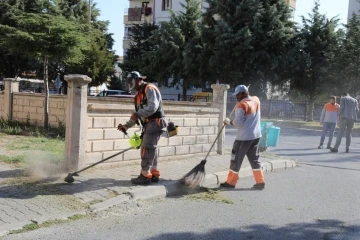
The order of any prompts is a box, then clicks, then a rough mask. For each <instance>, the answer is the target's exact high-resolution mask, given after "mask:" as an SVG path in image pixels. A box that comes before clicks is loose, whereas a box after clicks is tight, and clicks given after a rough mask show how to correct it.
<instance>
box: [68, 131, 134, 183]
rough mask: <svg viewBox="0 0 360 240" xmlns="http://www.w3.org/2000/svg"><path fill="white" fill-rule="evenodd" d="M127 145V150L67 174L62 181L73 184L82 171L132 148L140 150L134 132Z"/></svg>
mask: <svg viewBox="0 0 360 240" xmlns="http://www.w3.org/2000/svg"><path fill="white" fill-rule="evenodd" d="M124 134H125V135H126V136H129V135H128V134H127V132H126V131H124ZM129 144H130V146H131V147H130V148H127V149H125V150H122V151H120V152H118V153H115V154H114V155H111V156H109V157H107V158H104V159H103V160H101V161H98V162H96V163H94V164H91V165H90V166H87V167H85V168H83V169H80V170H78V171H76V172H73V173H69V174H68V175H67V176H66V177H65V179H64V181H65V182H67V183H73V182H74V181H75V179H74V176H79V173H81V172H83V171H85V170H87V169H89V168H92V167H94V166H96V165H98V164H100V163H102V162H105V161H107V160H109V159H111V158H113V157H116V156H118V155H120V154H122V153H124V152H127V151H129V150H131V149H134V148H136V149H138V148H140V146H141V137H140V135H138V134H136V132H135V133H134V135H133V136H131V137H130V138H129Z"/></svg>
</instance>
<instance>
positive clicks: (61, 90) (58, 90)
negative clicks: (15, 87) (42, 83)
mask: <svg viewBox="0 0 360 240" xmlns="http://www.w3.org/2000/svg"><path fill="white" fill-rule="evenodd" d="M64 90H65V89H64V88H63V87H61V88H49V94H66V93H65V91H64ZM19 91H20V92H23V93H45V88H44V87H20V88H19Z"/></svg>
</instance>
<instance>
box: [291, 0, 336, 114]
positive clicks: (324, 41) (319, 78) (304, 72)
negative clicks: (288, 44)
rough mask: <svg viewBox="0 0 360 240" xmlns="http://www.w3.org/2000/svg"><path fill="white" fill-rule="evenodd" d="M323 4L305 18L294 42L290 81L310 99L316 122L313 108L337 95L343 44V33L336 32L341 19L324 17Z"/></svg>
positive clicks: (310, 112) (316, 4) (293, 86)
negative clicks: (337, 58)
mask: <svg viewBox="0 0 360 240" xmlns="http://www.w3.org/2000/svg"><path fill="white" fill-rule="evenodd" d="M319 6H320V5H319V2H315V6H314V8H313V12H312V14H309V17H308V18H306V17H304V16H303V17H302V26H301V27H300V28H299V29H297V33H296V36H295V37H294V39H293V42H292V44H293V48H292V51H290V52H289V53H290V54H291V55H292V56H293V61H292V66H291V72H290V75H289V77H290V80H291V88H293V89H296V90H297V91H299V92H300V93H301V94H303V95H304V96H305V97H306V98H307V99H308V100H309V111H308V113H309V114H308V121H312V120H313V111H312V110H313V105H314V102H315V101H316V99H317V98H318V97H319V96H321V95H322V94H324V93H328V94H334V81H335V77H334V71H333V69H332V68H331V66H332V63H333V62H334V61H335V56H336V54H335V53H336V51H337V48H338V46H339V45H340V41H339V40H340V37H341V34H342V31H341V30H336V27H337V24H338V19H337V18H332V19H328V18H327V17H326V15H323V14H320V12H319Z"/></svg>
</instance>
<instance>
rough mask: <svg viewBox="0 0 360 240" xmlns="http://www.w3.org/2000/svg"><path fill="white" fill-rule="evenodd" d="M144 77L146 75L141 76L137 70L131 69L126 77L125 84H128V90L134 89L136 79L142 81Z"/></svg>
mask: <svg viewBox="0 0 360 240" xmlns="http://www.w3.org/2000/svg"><path fill="white" fill-rule="evenodd" d="M144 79H146V77H145V76H141V75H140V73H139V72H137V71H132V72H131V73H129V74H128V75H127V78H126V84H127V86H128V90H129V91H131V90H133V89H134V87H135V85H136V81H142V80H144Z"/></svg>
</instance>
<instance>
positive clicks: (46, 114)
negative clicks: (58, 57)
mask: <svg viewBox="0 0 360 240" xmlns="http://www.w3.org/2000/svg"><path fill="white" fill-rule="evenodd" d="M48 66H49V64H48V58H47V56H44V66H43V67H44V89H45V101H44V129H45V131H48V130H49V81H48Z"/></svg>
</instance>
